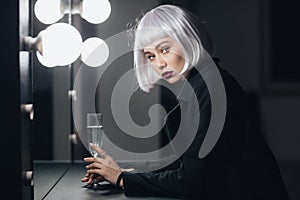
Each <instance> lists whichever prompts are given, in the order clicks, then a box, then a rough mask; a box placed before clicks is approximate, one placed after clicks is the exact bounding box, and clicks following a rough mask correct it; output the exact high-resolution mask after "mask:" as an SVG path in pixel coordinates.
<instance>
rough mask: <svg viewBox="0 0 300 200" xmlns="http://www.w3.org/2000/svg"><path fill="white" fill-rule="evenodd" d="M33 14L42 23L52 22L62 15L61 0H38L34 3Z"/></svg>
mask: <svg viewBox="0 0 300 200" xmlns="http://www.w3.org/2000/svg"><path fill="white" fill-rule="evenodd" d="M34 13H35V16H36V17H37V18H38V20H40V21H41V22H42V23H44V24H53V23H55V22H57V21H58V20H60V19H61V18H62V17H63V15H64V12H63V5H62V4H61V0H38V1H37V2H36V3H35V5H34Z"/></svg>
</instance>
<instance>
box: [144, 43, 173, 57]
mask: <svg viewBox="0 0 300 200" xmlns="http://www.w3.org/2000/svg"><path fill="white" fill-rule="evenodd" d="M165 43H170V42H169V41H162V42H161V43H159V44H157V45H156V46H155V47H154V48H155V49H159V48H160V46H162V45H163V44H165ZM144 54H145V55H146V54H151V52H150V51H144Z"/></svg>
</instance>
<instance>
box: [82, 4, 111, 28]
mask: <svg viewBox="0 0 300 200" xmlns="http://www.w3.org/2000/svg"><path fill="white" fill-rule="evenodd" d="M110 13H111V5H110V2H109V1H108V0H83V2H82V11H81V17H82V18H84V19H85V20H86V21H88V22H90V23H92V24H100V23H102V22H104V21H105V20H107V18H108V17H109V16H110Z"/></svg>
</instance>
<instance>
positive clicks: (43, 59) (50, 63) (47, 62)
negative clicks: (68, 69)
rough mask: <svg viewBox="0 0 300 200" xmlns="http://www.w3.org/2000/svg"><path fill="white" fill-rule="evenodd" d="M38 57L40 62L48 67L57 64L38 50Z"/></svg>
mask: <svg viewBox="0 0 300 200" xmlns="http://www.w3.org/2000/svg"><path fill="white" fill-rule="evenodd" d="M36 57H37V59H38V60H39V62H40V63H41V64H42V65H44V66H46V67H55V66H57V65H56V64H55V63H54V62H51V60H47V57H44V56H42V55H41V54H40V52H38V51H36Z"/></svg>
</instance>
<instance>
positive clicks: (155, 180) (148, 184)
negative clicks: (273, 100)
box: [123, 66, 289, 200]
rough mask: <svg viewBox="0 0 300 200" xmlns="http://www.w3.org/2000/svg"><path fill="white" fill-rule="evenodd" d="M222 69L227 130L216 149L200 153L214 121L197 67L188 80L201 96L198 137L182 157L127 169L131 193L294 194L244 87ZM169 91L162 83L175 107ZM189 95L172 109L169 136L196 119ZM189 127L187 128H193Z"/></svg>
mask: <svg viewBox="0 0 300 200" xmlns="http://www.w3.org/2000/svg"><path fill="white" fill-rule="evenodd" d="M218 69H219V71H220V73H221V76H222V79H223V82H224V85H225V91H226V98H227V112H226V120H225V124H224V128H223V131H222V133H221V136H220V138H219V140H218V142H217V143H216V145H215V146H214V148H213V149H212V151H211V152H210V153H209V154H208V155H207V156H206V157H204V158H202V159H200V158H199V157H198V153H199V149H200V147H201V144H202V142H203V140H204V138H205V134H206V131H207V129H208V125H209V122H210V117H211V99H210V95H209V92H208V88H207V86H206V84H205V82H204V81H203V78H202V76H201V75H200V74H199V73H198V72H197V70H195V69H192V70H191V72H190V73H189V77H188V82H189V83H190V85H191V86H192V87H193V89H194V91H195V94H196V96H197V99H198V102H199V109H200V116H201V117H200V120H199V121H198V123H199V128H198V131H197V134H196V137H195V139H194V140H193V142H192V144H191V145H190V147H189V148H188V149H187V151H185V153H184V154H183V155H182V156H181V157H180V158H179V159H177V160H176V161H175V162H174V163H172V164H170V165H169V166H167V167H165V168H163V169H161V170H157V171H153V172H143V173H125V174H124V177H123V183H124V192H125V194H126V195H127V196H170V197H179V198H183V199H187V198H194V199H204V200H210V199H212V200H224V199H228V200H260V199H262V200H266V199H272V200H277V199H278V200H287V199H289V198H288V194H287V191H286V188H285V185H284V182H283V180H282V177H281V174H280V171H279V167H278V165H277V162H276V160H275V158H274V156H273V154H272V152H271V151H270V149H269V147H268V145H267V144H266V142H265V140H264V138H263V137H262V135H259V133H257V132H256V131H255V130H254V129H253V130H252V129H251V126H249V123H248V122H249V119H248V114H247V112H248V111H247V105H246V99H245V94H244V92H243V90H242V88H241V87H240V85H239V84H238V82H237V81H236V80H235V79H234V78H233V77H232V76H231V75H230V74H229V73H228V72H226V71H225V70H224V69H222V68H221V67H219V66H218ZM168 93H169V91H168V90H165V89H163V88H162V105H164V106H165V108H166V110H167V111H170V110H172V109H173V108H174V107H175V106H176V105H177V103H178V102H177V99H175V100H174V99H172V98H170V96H172V95H168ZM182 94H184V92H182V93H180V95H182ZM189 98H190V97H189V96H188V95H186V94H185V96H183V101H186V102H185V104H183V105H186V106H183V107H184V108H181V109H182V112H181V111H180V107H179V106H177V107H176V108H175V109H173V110H172V111H171V113H170V114H169V116H168V119H167V121H166V125H165V128H164V130H163V131H164V132H165V134H164V135H165V136H167V137H165V138H164V139H165V140H168V141H169V140H170V139H172V138H173V137H174V136H175V134H176V132H177V131H178V124H179V122H180V119H184V118H189V119H191V116H188V115H193V114H194V113H191V110H192V109H193V108H191V107H190V106H191V105H190V104H189ZM180 100H181V99H180V97H179V98H178V101H180ZM192 117H193V116H192ZM186 123H189V122H186ZM187 127H188V124H187ZM185 131H186V132H188V131H189V130H188V128H187V129H186V130H185ZM163 145H165V144H163Z"/></svg>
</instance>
